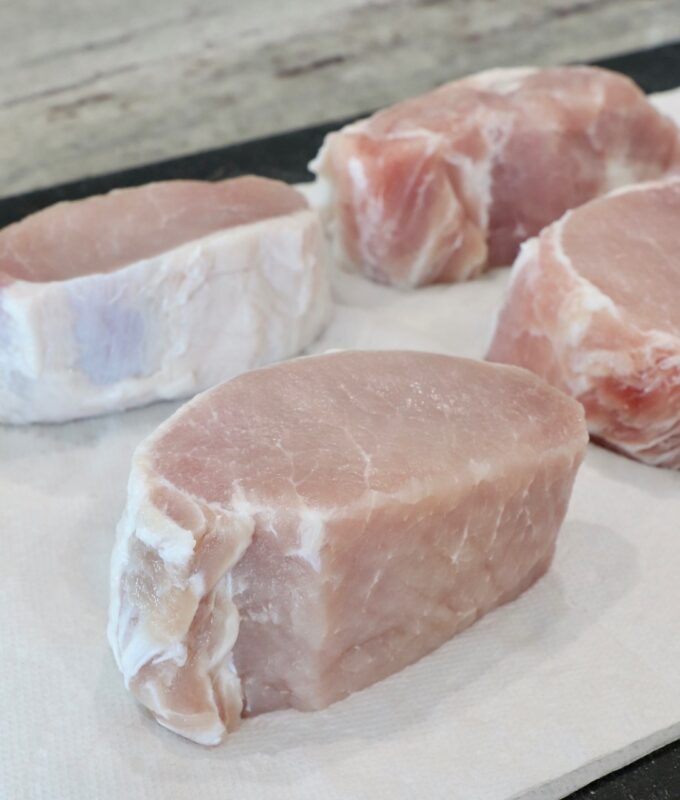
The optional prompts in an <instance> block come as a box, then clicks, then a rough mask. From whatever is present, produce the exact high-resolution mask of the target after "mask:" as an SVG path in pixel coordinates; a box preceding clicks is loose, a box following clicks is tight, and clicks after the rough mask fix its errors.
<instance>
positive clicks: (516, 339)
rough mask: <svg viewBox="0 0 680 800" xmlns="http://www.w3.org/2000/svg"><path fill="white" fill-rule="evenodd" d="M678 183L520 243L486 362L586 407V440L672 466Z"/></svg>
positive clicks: (678, 328) (596, 207) (641, 192)
mask: <svg viewBox="0 0 680 800" xmlns="http://www.w3.org/2000/svg"><path fill="white" fill-rule="evenodd" d="M679 253H680V179H668V180H666V181H664V182H656V183H650V184H642V185H639V186H634V187H630V188H628V189H623V190H619V191H618V192H614V193H613V194H611V195H609V196H607V197H603V198H600V199H598V200H593V201H592V202H590V203H588V204H587V205H585V206H583V207H581V208H579V209H576V210H575V211H572V212H570V213H568V214H567V215H566V216H564V217H563V218H562V219H561V220H560V221H559V222H557V223H555V224H554V225H551V226H550V227H549V228H547V229H546V230H544V231H543V232H542V233H541V235H540V236H539V237H538V238H537V239H532V240H531V241H530V242H527V243H526V244H525V245H524V246H523V248H522V252H521V254H520V256H519V258H518V259H517V263H516V264H515V266H514V269H513V274H512V283H511V286H510V289H509V293H508V296H507V298H506V301H505V306H504V308H503V310H502V312H501V314H500V317H499V319H498V324H497V327H496V331H495V334H494V338H493V342H492V344H491V349H490V351H489V358H490V359H491V360H493V361H504V362H508V363H512V364H519V365H521V366H524V367H528V368H529V369H531V370H533V371H534V372H536V373H538V374H539V375H542V376H543V377H544V378H546V379H547V380H549V381H550V382H551V383H553V384H554V385H555V386H558V387H559V388H560V389H562V390H564V391H566V392H568V393H570V394H572V395H573V396H574V397H576V398H577V399H578V400H580V401H581V403H582V404H583V405H584V406H585V409H586V417H587V420H588V426H589V428H590V431H591V432H592V433H593V435H594V436H596V437H597V438H599V439H601V440H603V441H604V442H606V443H607V444H608V445H610V446H611V447H612V448H614V449H616V450H620V451H622V452H624V453H627V454H628V455H629V456H632V457H633V458H637V459H639V460H640V461H644V462H646V463H648V464H657V465H659V466H665V467H674V468H680V260H679V256H678V254H679Z"/></svg>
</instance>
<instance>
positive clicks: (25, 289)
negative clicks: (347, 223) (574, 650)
mask: <svg viewBox="0 0 680 800" xmlns="http://www.w3.org/2000/svg"><path fill="white" fill-rule="evenodd" d="M327 266H328V265H327V257H326V246H325V242H324V238H323V233H322V230H321V225H320V222H319V219H318V215H317V212H316V211H313V210H311V209H310V208H309V206H308V204H307V201H306V200H305V198H304V197H303V196H302V195H301V194H300V193H299V192H297V191H296V190H295V189H294V188H292V187H290V186H287V185H285V184H283V183H281V182H278V181H272V180H268V179H265V178H256V177H253V176H250V177H245V178H237V179H232V180H228V181H221V182H218V183H208V182H202V181H169V182H166V183H156V184H149V185H147V186H142V187H139V188H134V189H124V190H118V191H115V192H111V193H110V194H108V195H102V196H99V197H92V198H88V199H87V200H83V201H78V202H74V203H60V204H58V205H55V206H52V207H51V208H48V209H46V210H45V211H41V212H39V213H37V214H34V215H32V216H30V217H27V218H26V219H25V220H23V221H22V222H19V223H16V224H15V225H10V226H9V227H7V228H5V229H4V230H2V231H0V339H2V340H3V342H4V346H3V348H2V349H1V350H0V421H5V422H14V423H22V422H36V421H61V420H67V419H73V418H78V417H84V416H90V415H92V414H99V413H104V412H108V411H117V410H122V409H125V408H129V407H132V406H136V405H141V404H144V403H148V402H151V401H153V400H157V399H169V398H175V397H185V396H190V395H192V394H195V393H196V392H197V391H201V390H203V389H206V388H208V387H210V386H213V385H215V384H216V383H219V382H220V381H222V380H225V379H226V378H229V377H232V376H233V375H236V374H238V373H239V372H241V371H243V370H245V369H250V368H252V367H257V366H262V365H263V364H267V363H270V362H272V361H276V360H278V359H282V358H287V357H290V356H292V355H296V354H298V353H299V352H301V351H302V350H304V349H305V348H306V347H307V346H308V345H309V344H310V343H311V342H312V341H313V340H314V339H315V338H316V336H317V335H318V334H319V333H320V331H321V330H322V328H323V327H324V325H325V324H326V322H327V321H328V318H329V314H330V291H329V282H328V274H327Z"/></svg>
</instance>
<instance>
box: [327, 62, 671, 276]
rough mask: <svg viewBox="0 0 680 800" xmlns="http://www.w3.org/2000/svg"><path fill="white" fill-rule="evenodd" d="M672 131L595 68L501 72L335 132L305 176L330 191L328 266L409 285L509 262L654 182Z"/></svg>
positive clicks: (633, 91)
mask: <svg viewBox="0 0 680 800" xmlns="http://www.w3.org/2000/svg"><path fill="white" fill-rule="evenodd" d="M677 153H678V133H677V130H676V127H675V125H674V124H673V123H672V122H671V121H670V120H668V119H666V118H665V117H663V116H662V115H661V114H660V113H659V112H658V111H656V110H655V109H654V108H653V107H652V105H651V104H650V103H648V102H647V100H646V99H645V96H644V95H643V94H642V92H641V91H640V90H639V89H638V87H637V86H636V85H635V84H634V83H633V82H632V81H630V80H628V78H625V77H623V76H622V75H618V74H616V73H613V72H608V71H607V70H603V69H596V68H592V67H560V68H551V69H542V70H539V69H532V68H518V69H499V70H492V71H489V72H483V73H480V74H479V75H473V76H472V77H469V78H465V79H463V80H459V81H454V82H453V83H449V84H447V85H445V86H442V87H440V88H439V89H435V90H434V91H433V92H430V93H428V94H425V95H422V96H421V97H416V98H413V99H411V100H406V101H405V102H403V103H398V104H397V105H395V106H393V107H391V108H388V109H386V110H384V111H380V112H378V113H377V114H374V115H373V116H372V117H370V118H368V119H365V120H362V121H360V122H357V123H354V124H352V125H348V126H347V127H345V128H343V129H342V130H341V131H340V132H338V133H332V134H330V135H329V136H328V137H327V138H326V142H325V144H324V146H323V148H322V150H321V152H320V154H319V156H318V158H317V160H316V162H314V164H313V165H312V167H313V169H315V171H316V172H317V173H318V175H319V176H320V177H321V178H322V179H323V180H324V181H325V182H326V183H327V184H328V185H329V186H330V197H331V201H330V204H331V210H330V214H331V226H330V227H331V232H332V235H333V239H334V242H335V245H336V249H337V250H338V251H339V258H340V260H341V261H342V262H344V263H345V264H346V265H347V266H348V267H349V268H350V269H354V270H360V271H363V272H364V273H365V274H366V275H367V276H368V277H370V278H373V279H374V280H377V281H380V282H383V283H390V284H394V285H395V286H401V287H411V286H418V285H421V284H427V283H435V282H454V281H460V280H465V279H467V278H471V277H474V276H475V275H477V274H478V273H479V272H481V271H482V270H483V269H484V268H485V267H487V266H498V265H506V264H511V263H512V260H513V258H514V257H515V255H516V254H517V249H518V247H519V244H520V243H521V242H522V241H523V240H525V239H527V238H528V237H530V236H534V235H535V234H537V233H538V232H539V231H540V230H541V228H543V227H544V226H545V225H547V224H548V223H550V222H553V221H554V220H556V219H558V218H559V217H560V216H561V215H562V214H563V213H564V212H565V211H567V209H569V208H573V207H575V206H578V205H580V204H581V203H584V202H586V201H587V200H590V199H591V198H593V197H595V196H597V195H599V194H603V193H604V192H606V191H608V190H610V189H613V188H615V187H618V186H622V185H624V184H627V183H633V182H635V181H641V180H648V179H652V178H657V177H659V176H661V175H662V174H664V173H665V172H666V171H667V170H668V169H669V167H671V165H672V164H673V163H674V161H675V159H676V158H677Z"/></svg>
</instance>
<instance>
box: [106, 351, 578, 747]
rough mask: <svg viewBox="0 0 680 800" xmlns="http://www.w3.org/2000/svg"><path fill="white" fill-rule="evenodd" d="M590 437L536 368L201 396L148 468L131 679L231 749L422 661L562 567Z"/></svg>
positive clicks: (450, 368)
mask: <svg viewBox="0 0 680 800" xmlns="http://www.w3.org/2000/svg"><path fill="white" fill-rule="evenodd" d="M586 441H587V433H586V429H585V423H584V419H583V411H582V408H581V407H580V406H579V404H578V403H576V402H575V401H574V400H572V399H571V398H569V397H567V396H566V395H564V394H563V393H561V392H558V391H556V390H555V389H554V388H552V387H550V386H549V385H548V384H546V383H545V382H544V381H541V380H540V379H539V378H537V377H536V376H534V375H532V374H531V373H530V372H528V371H526V370H519V369H516V368H514V367H505V366H499V365H493V364H488V363H484V362H479V361H470V360H467V359H459V358H453V357H450V356H442V355H433V354H429V353H422V352H408V353H407V352H399V351H391V352H390V351H386V352H369V351H352V352H350V351H347V352H338V353H333V354H326V355H323V356H314V357H307V358H303V359H298V360H295V361H291V362H288V363H285V364H280V365H276V366H272V367H267V368H264V369H261V370H256V371H253V372H250V373H247V374H245V375H242V376H239V377H238V378H235V379H234V380H232V381H229V382H227V383H225V384H222V385H221V386H219V387H217V388H215V389H212V390H211V391H209V392H206V393H204V394H203V395H200V396H199V397H197V398H195V399H194V400H193V401H191V402H190V403H188V404H187V405H186V406H184V407H183V408H182V409H180V411H178V412H177V413H176V414H175V415H174V416H172V417H171V418H170V419H169V420H168V421H167V422H166V423H164V424H163V425H162V426H161V427H160V428H159V429H158V431H156V433H154V434H153V435H152V436H151V437H150V438H149V439H147V440H146V441H145V442H143V443H142V444H141V445H140V447H139V448H138V450H137V451H136V453H135V456H134V460H133V466H132V472H131V476H130V482H129V493H128V503H127V508H126V511H125V514H124V516H123V518H122V520H121V523H120V525H119V528H118V534H117V540H116V545H115V549H114V553H113V558H112V586H111V609H110V623H109V640H110V643H111V646H112V648H113V651H114V653H115V657H116V660H117V663H118V665H119V667H120V669H121V671H122V672H123V674H124V677H125V682H126V684H127V686H128V687H129V688H130V689H131V690H132V692H133V693H134V694H135V696H136V697H137V698H138V700H139V701H141V703H143V704H144V705H145V706H147V707H148V708H149V709H150V710H151V711H152V713H153V714H154V715H155V717H156V718H157V720H158V721H159V722H160V723H161V724H162V725H164V726H166V727H167V728H170V729H171V730H173V731H176V732H178V733H180V734H182V735H183V736H186V737H188V738H190V739H193V740H195V741H196V742H200V743H202V744H216V743H218V742H219V741H220V739H221V738H222V736H223V734H224V733H225V731H226V730H233V729H234V728H235V727H236V726H237V725H238V723H239V719H240V717H241V716H242V715H253V714H259V713H262V712H266V711H272V710H275V709H281V708H286V707H293V708H296V709H301V710H311V709H320V708H323V707H325V706H327V705H329V704H330V703H333V702H334V701H336V700H339V699H341V698H343V697H345V696H346V695H348V694H349V693H351V692H354V691H356V690H359V689H362V688H364V687H366V686H368V685H370V684H372V683H373V682H375V681H377V680H380V679H381V678H384V677H386V676H387V675H389V674H391V673H393V672H395V671H397V670H399V669H401V668H403V667H405V666H406V665H408V664H411V663H412V662H414V661H416V660H417V659H419V658H420V657H421V656H423V655H425V654H426V653H428V652H430V651H432V650H433V649H435V648H436V647H438V646H439V645H441V644H442V643H443V642H445V641H446V640H447V639H449V638H450V637H451V636H453V635H454V634H456V633H457V632H458V631H461V630H463V629H464V628H466V627H467V626H469V625H471V624H472V623H473V622H474V621H475V620H477V619H478V618H479V617H480V616H482V615H483V614H485V613H486V612H488V611H490V610H491V609H493V608H495V607H496V606H498V605H500V604H501V603H505V602H508V601H510V600H512V599H513V598H515V597H517V596H518V595H519V594H520V593H521V592H523V591H524V590H525V589H527V588H528V587H529V586H530V585H531V584H532V583H534V581H536V580H537V578H539V576H541V575H542V574H543V573H544V572H545V570H546V569H547V568H548V566H549V564H550V561H551V559H552V556H553V551H554V547H555V538H556V535H557V532H558V528H559V526H560V524H561V522H562V519H563V517H564V514H565V511H566V508H567V504H568V501H569V497H570V493H571V487H572V483H573V479H574V476H575V473H576V470H577V468H578V466H579V464H580V461H581V459H582V456H583V453H584V449H585V446H586ZM453 668H455V666H454V667H453Z"/></svg>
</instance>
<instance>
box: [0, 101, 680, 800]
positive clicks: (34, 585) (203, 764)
mask: <svg viewBox="0 0 680 800" xmlns="http://www.w3.org/2000/svg"><path fill="white" fill-rule="evenodd" d="M662 102H664V103H667V102H670V103H671V104H673V105H676V106H680V95H677V94H675V95H673V96H670V95H669V96H667V97H666V98H664V99H663V101H662ZM507 277H508V272H507V270H496V271H495V272H493V273H491V274H490V275H487V276H485V277H483V278H482V279H480V280H478V281H474V282H471V283H468V284H463V285H459V286H451V287H435V288H428V289H423V290H419V291H416V292H411V293H400V292H396V291H393V290H390V289H386V288H383V287H379V286H375V285H372V284H369V283H367V282H365V281H363V280H362V279H361V278H358V277H355V276H349V275H340V274H338V275H336V276H335V288H336V295H337V298H338V300H339V306H338V309H337V313H336V316H335V319H334V321H333V323H332V325H331V327H330V328H329V329H328V331H327V332H326V334H325V335H324V336H323V338H322V340H321V341H319V342H318V343H317V344H316V345H315V348H314V350H315V351H322V350H325V349H329V348H346V347H371V348H389V347H405V348H408V347H412V348H419V349H430V350H437V351H440V352H451V353H457V354H461V355H467V356H481V355H482V354H483V352H484V348H485V346H486V343H487V339H488V336H489V328H490V320H491V319H492V316H493V314H494V313H495V310H496V309H497V308H498V305H499V302H500V299H501V295H502V291H503V286H504V284H505V282H506V280H507ZM175 407H176V404H175V405H170V404H164V405H156V406H152V407H150V408H147V409H142V410H139V411H134V412H130V413H127V414H122V415H116V416H111V417H107V418H103V419H98V420H90V421H85V422H80V423H73V424H69V425H63V426H34V427H31V428H14V429H13V428H0V537H1V539H0V588H1V591H2V601H1V602H0V797H1V798H3V800H5V799H6V800H24V798H26V799H28V798H30V799H31V800H113V799H114V798H116V800H117V799H118V798H125V800H160V799H161V798H162V799H163V800H180V799H182V800H183V799H184V798H191V799H192V800H199V799H200V800H218V799H219V800H225V798H238V800H267V799H268V798H272V799H274V798H275V799H276V800H287V799H291V800H293V799H294V800H402V798H403V799H404V800H407V799H408V800H411V799H412V798H421V797H426V798H428V800H510V799H511V798H527V800H528V799H529V798H531V799H532V800H539V799H542V800H546V799H550V800H553V799H554V798H559V797H563V796H564V795H565V794H567V793H569V792H570V791H572V790H574V789H575V788H577V787H578V786H581V785H583V784H585V783H587V782H588V781H590V780H593V779H594V778H596V777H598V776H600V775H602V774H605V773H607V772H609V771H611V770H613V769H615V768H617V767H619V766H621V765H623V764H625V763H627V762H629V761H632V760H634V759H635V758H637V757H639V756H640V755H642V754H644V753H646V752H648V751H650V750H653V749H655V748H657V747H659V746H661V745H663V744H665V743H666V742H669V741H671V740H672V739H674V738H677V737H678V736H680V681H679V680H678V677H677V671H678V669H677V668H678V664H680V636H678V635H677V614H678V612H677V609H678V608H679V607H680V581H679V580H678V576H679V575H680V474H679V473H675V472H669V471H662V470H655V469H652V468H650V467H644V466H641V465H638V464H635V463H633V462H631V461H627V460H626V459H624V458H622V457H620V456H617V455H614V454H612V453H609V452H606V451H605V450H602V449H600V448H597V447H594V446H590V448H589V452H588V456H587V458H586V462H585V464H584V466H583V468H582V470H581V472H580V473H579V476H578V478H577V481H576V486H575V489H574V496H573V500H572V503H571V507H570V510H569V514H568V518H567V521H566V523H565V525H564V528H563V531H562V533H561V536H560V539H559V546H558V552H557V556H556V560H555V564H554V566H553V568H552V570H551V571H550V572H549V574H548V575H547V576H546V577H545V578H543V579H542V580H541V581H540V582H539V583H538V584H537V585H536V586H535V587H534V588H533V589H532V590H530V591H529V592H527V593H526V594H525V595H524V596H523V597H521V598H520V599H519V600H518V601H516V602H515V603H512V604H510V605H509V606H505V607H504V608H501V609H499V610H498V611H496V612H494V613H492V614H490V615H488V616H487V617H485V618H484V619H483V620H482V621H481V622H479V623H478V624H477V625H475V626H474V627H473V628H471V629H470V630H468V631H467V632H465V633H464V634H462V635H461V636H459V637H457V638H455V639H454V640H453V641H451V642H450V643H448V644H447V645H445V646H444V647H442V648H441V649H440V650H438V651H437V652H436V653H434V654H432V655H431V656H429V657H427V658H425V659H423V660H422V661H420V662H419V663H418V664H415V665H413V666H412V667H409V668H408V669H406V670H404V671H403V672H401V673H399V674H397V675H394V676H392V677H391V678H388V679H387V680H385V681H383V682H382V683H380V684H377V685H376V686H373V687H371V688H369V689H367V690H365V691H363V692H359V693H357V694H355V695H353V696H352V697H350V698H348V699H347V700H345V701H343V702H341V703H338V704H336V705H335V706H332V707H331V708H329V709H326V710H325V711H322V712H316V713H307V714H305V713H300V712H296V711H285V712H278V713H274V714H269V715H265V716H262V717H259V718H256V719H253V720H248V721H246V722H245V723H244V724H243V726H242V728H241V730H240V731H239V732H238V733H236V734H234V735H232V736H230V737H229V738H228V739H227V741H226V743H225V744H224V745H222V746H220V747H218V748H216V749H213V750H206V749H203V748H201V747H199V746H197V745H193V744H191V743H189V742H186V741H184V740H182V739H180V738H179V737H177V736H174V735H173V734H171V733H169V732H167V731H165V730H163V729H161V728H160V727H159V726H158V725H156V724H155V723H154V722H153V721H151V719H150V718H149V717H148V716H147V715H146V714H145V713H144V712H143V711H141V710H140V708H139V707H138V706H137V705H136V704H135V703H134V701H133V699H132V697H131V696H130V695H129V694H127V692H125V690H124V689H123V685H122V681H121V677H120V675H119V674H118V672H117V670H116V667H115V666H114V663H113V659H112V657H111V655H110V653H109V650H108V647H107V644H106V637H105V627H106V614H107V603H108V566H109V553H110V549H111V544H112V540H113V533H114V528H115V525H116V522H117V520H118V517H119V515H120V513H121V510H122V508H123V504H124V497H125V485H126V480H127V473H128V467H129V462H130V456H131V454H132V451H133V449H134V447H135V446H136V444H137V443H138V442H139V441H140V439H141V438H143V437H144V436H145V435H146V434H147V433H149V432H150V431H151V430H152V429H153V428H154V427H155V426H156V425H157V424H158V423H159V422H161V421H162V420H163V419H165V418H166V417H167V416H168V414H170V413H171V412H172V411H173V410H174V408H175Z"/></svg>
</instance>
